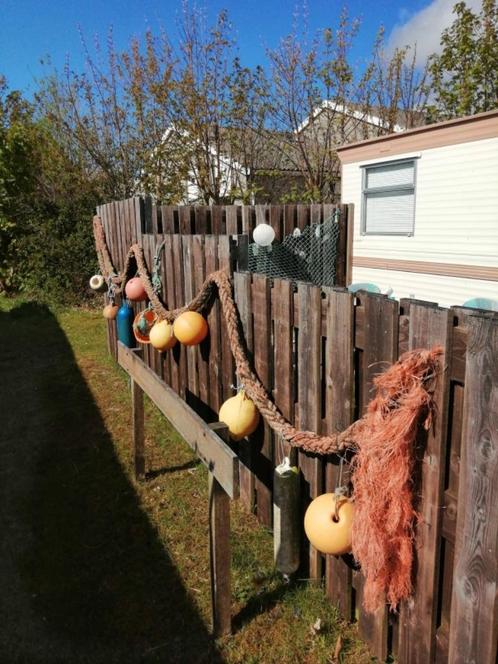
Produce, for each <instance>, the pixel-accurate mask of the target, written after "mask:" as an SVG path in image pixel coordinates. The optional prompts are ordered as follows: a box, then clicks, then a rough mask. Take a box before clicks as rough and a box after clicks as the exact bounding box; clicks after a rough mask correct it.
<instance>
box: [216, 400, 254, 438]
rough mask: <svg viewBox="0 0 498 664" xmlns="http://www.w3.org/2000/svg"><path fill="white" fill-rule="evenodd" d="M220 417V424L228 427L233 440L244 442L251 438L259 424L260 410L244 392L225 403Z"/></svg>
mask: <svg viewBox="0 0 498 664" xmlns="http://www.w3.org/2000/svg"><path fill="white" fill-rule="evenodd" d="M218 417H219V420H220V422H224V423H225V424H226V425H227V427H228V431H229V432H230V438H232V439H233V440H242V438H245V437H246V436H249V435H250V434H251V433H253V432H254V431H255V430H256V428H257V426H258V423H259V411H258V409H257V408H256V406H255V405H254V403H253V402H252V401H251V399H249V397H247V396H246V395H245V393H244V391H242V390H241V391H240V392H239V393H238V394H236V396H234V397H231V398H230V399H227V400H226V401H225V403H224V404H223V405H222V407H221V408H220V413H219V416H218Z"/></svg>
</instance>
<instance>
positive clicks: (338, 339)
mask: <svg viewBox="0 0 498 664" xmlns="http://www.w3.org/2000/svg"><path fill="white" fill-rule="evenodd" d="M325 292H326V293H327V295H328V297H327V303H326V304H327V306H326V315H327V337H326V346H325V360H324V361H325V385H324V387H325V412H326V424H327V427H326V430H327V431H328V432H329V433H333V432H336V431H344V429H346V428H347V427H348V426H349V425H350V424H351V422H352V421H353V418H354V334H353V325H354V307H353V296H352V295H351V293H348V292H347V291H337V290H333V289H331V288H327V289H325ZM345 466H346V467H345ZM345 466H344V465H343V472H344V477H343V483H347V482H348V481H349V468H348V467H347V464H345ZM338 481H339V459H338V458H337V457H335V459H333V460H332V459H331V460H329V461H328V462H327V465H326V486H325V488H326V491H329V492H333V491H334V490H335V489H336V486H337V483H338ZM325 579H326V590H327V595H328V597H330V599H331V601H332V602H333V603H334V604H336V605H337V606H338V607H339V610H340V612H341V615H342V616H343V617H344V618H345V619H347V620H348V619H350V618H351V615H352V588H351V584H352V571H351V566H350V564H348V562H347V561H346V560H344V559H343V558H337V557H335V556H327V557H326V574H325Z"/></svg>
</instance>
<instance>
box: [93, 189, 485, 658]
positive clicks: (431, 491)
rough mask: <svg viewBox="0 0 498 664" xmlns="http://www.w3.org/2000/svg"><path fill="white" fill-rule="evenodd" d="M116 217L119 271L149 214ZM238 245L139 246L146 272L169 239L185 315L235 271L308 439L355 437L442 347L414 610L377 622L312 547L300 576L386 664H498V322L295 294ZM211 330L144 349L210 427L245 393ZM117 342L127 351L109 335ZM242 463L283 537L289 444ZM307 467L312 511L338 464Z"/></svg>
mask: <svg viewBox="0 0 498 664" xmlns="http://www.w3.org/2000/svg"><path fill="white" fill-rule="evenodd" d="M104 207H105V208H106V209H105V210H103V209H101V210H100V211H99V212H100V214H101V215H102V217H103V220H104V224H105V228H106V232H107V237H108V240H109V245H110V249H111V253H112V256H113V259H114V261H115V263H116V264H117V267H120V261H122V258H123V256H124V253H125V251H126V248H127V246H128V245H127V244H126V243H127V242H128V240H129V239H133V238H136V237H137V235H134V233H135V234H137V227H138V225H139V224H137V218H138V219H141V218H142V217H141V216H140V215H141V214H142V213H141V211H140V203H137V202H136V201H135V202H134V204H131V203H130V202H129V201H128V202H124V203H120V204H113V206H111V207H109V206H104ZM287 207H288V206H286V207H285V208H284V209H283V212H282V214H280V213H278V214H277V212H278V211H277V210H274V209H273V208H270V210H269V213H268V214H269V217H270V219H272V218H273V219H279V220H280V221H281V222H282V226H281V227H282V229H288V228H290V226H286V223H287V222H288V219H289V218H291V216H292V219H293V223H295V221H296V219H299V218H300V217H299V215H300V214H301V218H302V216H303V208H302V207H301V208H299V206H296V207H295V208H294V210H293V213H292V215H291V212H290V211H289V210H287ZM308 208H310V206H308ZM173 212H174V211H173ZM255 212H257V209H256V211H255ZM263 212H264V214H265V217H264V218H265V219H266V218H267V216H266V214H267V213H266V211H264V210H263V211H262V209H260V211H259V213H258V214H260V215H262V214H263ZM294 212H295V214H294ZM312 212H313V209H312V206H311V209H310V214H311V213H312ZM151 214H154V211H153V210H151ZM168 214H169V215H170V218H171V219H173V222H172V223H173V225H174V223H176V222H175V221H174V214H173V213H172V212H171V210H170V209H168V210H166V211H165V210H163V211H162V224H163V229H162V230H163V231H164V224H165V223H166V221H165V219H168ZM195 214H196V213H195V212H194V215H195ZM279 214H280V216H279ZM220 215H221V221H220ZM244 215H245V216H246V217H247V216H248V213H247V211H244V209H242V210H241V211H239V210H237V211H235V212H234V211H233V210H232V211H228V210H227V209H225V212H224V213H223V214H221V213H220V212H219V210H218V209H216V208H213V209H211V211H210V220H209V223H210V224H211V226H210V229H211V230H212V229H213V228H214V224H218V226H217V228H220V229H221V228H222V226H223V223H224V224H225V227H224V230H226V229H227V228H228V227H229V228H231V229H232V230H236V231H237V233H238V232H239V231H240V230H242V231H243V230H244V223H246V225H247V223H248V222H247V221H244V219H245V217H244ZM251 215H252V211H251ZM255 216H256V215H254V217H255ZM177 217H178V223H180V222H181V223H182V224H183V226H184V227H185V230H187V229H189V230H191V229H192V211H191V210H190V211H189V212H186V211H183V210H182V209H181V208H180V209H179V210H178V211H177ZM197 218H198V217H197V216H195V219H197ZM204 218H205V219H206V217H204ZM223 218H224V221H223ZM251 218H252V217H251ZM234 219H235V221H234ZM118 220H119V223H117V222H118ZM189 220H190V221H189ZM240 220H241V223H242V227H240V226H239V221H240ZM280 221H279V223H280ZM168 223H169V222H168ZM195 223H196V224H197V221H195ZM205 223H206V227H208V225H207V224H208V222H207V221H205ZM288 223H289V224H290V222H288ZM189 224H190V225H189ZM229 224H234V225H233V227H230V226H229ZM174 230H177V228H176V227H174ZM237 233H234V234H231V233H230V234H229V235H181V234H172V235H169V234H168V233H162V232H161V233H155V234H142V235H141V238H139V239H140V240H141V242H142V244H143V246H144V249H145V252H146V256H147V260H148V262H149V265H150V261H151V258H152V254H153V250H154V248H155V245H156V243H157V241H158V240H159V239H162V238H163V237H167V243H166V252H165V257H164V261H163V277H164V280H163V285H164V289H163V293H162V296H163V299H164V301H165V302H166V304H167V306H168V308H175V307H177V306H181V305H183V304H184V303H185V302H186V301H187V300H188V299H190V297H191V295H192V294H193V293H195V292H196V291H197V290H198V288H199V286H200V284H201V283H202V281H203V278H204V276H205V275H206V274H208V273H209V272H211V271H213V270H214V269H217V268H218V267H221V266H226V267H229V268H230V269H231V270H232V271H234V274H233V281H234V293H235V298H236V301H237V304H238V307H239V312H240V315H241V323H242V326H243V330H244V334H245V338H246V342H247V346H248V351H249V353H250V356H251V359H252V361H253V364H254V366H255V368H256V370H257V372H258V375H259V377H260V378H261V380H262V381H263V382H264V383H265V385H266V387H267V388H268V390H269V391H270V392H271V394H272V395H273V398H274V400H275V402H276V403H277V405H278V407H279V408H280V410H281V411H282V413H283V414H284V415H285V416H286V417H287V418H288V419H289V420H291V421H293V422H295V423H296V424H297V425H298V426H300V427H306V428H311V429H313V430H315V431H320V432H322V433H326V432H330V431H338V430H342V429H344V428H345V427H347V425H348V424H349V423H350V422H351V421H353V420H354V419H355V418H356V417H358V416H360V415H361V414H362V413H363V412H364V411H365V408H366V406H367V404H368V401H369V399H370V398H371V395H372V383H373V379H374V377H375V375H376V374H378V373H379V372H382V371H383V370H384V369H385V368H386V367H387V366H389V364H390V363H392V362H393V361H395V360H396V359H397V358H398V357H399V355H400V354H402V353H403V352H405V351H407V350H409V349H413V348H417V347H432V346H434V345H441V346H442V347H443V349H444V359H443V363H444V367H445V371H444V373H443V375H442V376H441V378H440V381H439V384H438V388H437V393H436V402H437V417H436V420H435V426H434V428H433V430H432V431H431V432H430V433H429V434H428V435H427V437H426V438H425V439H423V440H422V439H421V440H420V441H419V447H418V454H419V464H418V468H419V473H418V474H417V477H416V478H414V482H415V484H416V495H417V496H418V503H417V509H418V511H419V513H420V515H421V516H420V520H419V522H418V523H417V529H416V542H415V551H416V566H415V569H416V574H415V577H414V582H415V592H414V595H413V597H412V598H411V599H410V601H408V602H406V603H405V604H404V605H403V606H401V607H400V611H399V613H398V614H391V613H389V612H388V611H387V610H386V609H382V610H380V611H378V612H377V613H376V614H375V615H369V614H366V613H365V612H364V611H363V609H362V606H361V598H362V589H363V579H362V575H361V572H360V571H359V570H357V569H356V568H355V567H354V565H352V561H351V560H350V559H348V557H347V556H346V557H342V558H339V559H336V558H333V557H323V556H322V555H320V554H319V553H318V552H316V551H314V550H312V549H311V550H310V548H309V547H308V545H307V543H306V542H305V541H304V538H303V553H304V554H305V555H303V569H302V570H301V572H302V573H303V574H307V575H308V576H310V577H311V578H315V579H322V578H325V584H326V592H327V594H328V596H329V597H330V599H331V601H333V602H334V603H336V604H338V605H339V607H340V610H341V612H342V614H343V615H344V616H345V617H346V618H348V619H355V620H357V622H358V626H359V630H360V633H361V635H362V636H363V638H364V639H365V640H366V641H367V642H368V643H369V645H370V648H371V650H372V654H374V655H375V656H377V657H378V658H379V659H380V660H385V659H386V657H387V656H388V655H389V654H390V653H392V654H393V655H394V656H395V657H396V658H397V660H398V661H399V662H401V663H410V664H411V663H418V664H431V663H433V662H436V663H438V664H439V663H443V662H451V663H452V664H455V663H459V664H460V663H461V664H463V663H464V662H465V663H468V662H475V663H476V664H477V663H478V664H496V653H497V629H498V627H497V626H498V605H497V579H498V569H497V560H498V555H497V554H498V551H497V549H498V469H497V464H498V461H497V459H498V317H497V316H495V315H493V314H487V313H483V312H476V311H472V310H468V309H462V308H458V307H453V308H451V309H444V308H441V307H438V306H437V305H435V304H434V303H429V302H420V301H415V300H406V301H405V300H403V301H401V302H397V301H395V300H391V299H389V298H387V297H386V296H382V295H376V294H369V293H364V292H360V293H358V294H357V295H356V296H355V297H353V296H352V295H351V294H350V293H348V292H347V291H346V290H344V289H341V288H323V289H321V288H319V287H317V286H311V285H309V284H299V285H298V287H297V289H294V288H293V287H292V285H291V284H290V283H289V282H288V281H284V280H278V279H275V280H273V281H270V280H269V279H267V278H265V277H263V276H260V275H254V274H249V273H247V272H243V271H240V270H239V271H237V270H236V269H235V268H236V267H237V260H238V258H239V253H238V247H239V246H241V245H242V246H243V243H244V242H245V241H247V239H244V237H241V236H240V235H237ZM242 267H243V266H242ZM208 322H209V327H210V335H209V339H208V340H206V341H205V342H204V343H203V344H202V345H201V346H200V347H199V348H193V349H189V350H188V351H186V350H185V349H183V348H181V347H177V348H176V349H175V350H174V351H173V352H171V353H167V354H165V355H164V356H161V355H159V354H158V353H156V352H155V351H153V350H151V349H147V350H146V351H145V353H144V359H145V361H146V362H147V363H148V364H149V366H151V367H152V368H153V369H154V371H155V372H156V373H157V374H158V375H160V376H161V377H162V378H163V379H164V380H165V381H166V382H167V383H168V384H169V385H170V386H171V388H172V389H173V390H174V391H175V392H176V393H178V394H179V395H180V396H181V397H182V398H184V399H185V400H186V401H187V403H189V404H190V405H191V406H192V407H193V408H194V409H195V410H196V412H198V413H199V414H200V415H201V416H202V417H203V418H204V419H205V420H206V421H214V420H216V414H217V412H218V409H219V406H220V404H221V402H222V401H223V400H224V399H225V398H227V397H228V396H231V395H232V394H233V385H234V384H235V381H236V377H235V376H234V367H233V361H232V358H231V353H230V350H229V347H228V343H227V340H226V334H225V333H224V329H223V325H224V324H223V319H222V316H221V313H220V309H219V304H218V303H215V305H214V306H213V308H212V309H211V310H210V312H209V314H208ZM109 343H110V348H111V351H112V352H115V349H116V343H115V336H114V331H113V329H112V325H110V328H109ZM237 452H238V458H239V471H240V473H239V476H240V500H241V501H243V503H244V505H245V506H246V507H247V509H249V510H252V511H254V512H255V513H256V514H257V516H258V518H259V519H260V520H261V521H262V522H263V523H265V524H266V525H269V526H271V518H272V509H271V506H272V486H271V481H272V471H273V468H274V466H275V464H276V463H277V462H278V461H280V459H281V457H282V453H283V450H282V445H281V443H280V442H279V441H276V440H275V438H274V436H273V435H272V433H271V431H270V430H269V429H268V427H266V426H261V427H260V429H259V430H258V431H257V432H256V433H255V434H254V435H253V436H251V439H250V440H249V441H246V442H243V443H240V444H239V447H238V450H237ZM299 464H300V466H301V468H302V474H303V478H304V479H303V496H304V498H303V510H304V509H305V507H306V505H307V503H308V502H309V500H310V499H311V498H312V497H314V496H316V495H318V494H319V493H321V492H322V491H323V490H324V489H329V490H331V489H333V488H334V487H335V482H336V480H337V473H338V459H337V458H335V457H331V458H326V459H323V458H318V457H314V456H312V455H308V454H302V453H300V454H299Z"/></svg>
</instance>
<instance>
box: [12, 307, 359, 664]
mask: <svg viewBox="0 0 498 664" xmlns="http://www.w3.org/2000/svg"><path fill="white" fill-rule="evenodd" d="M0 342H1V345H0V348H1V350H0V367H1V370H2V381H1V390H2V391H1V398H0V399H1V400H0V403H1V405H2V411H1V412H2V430H1V434H0V510H1V512H0V517H1V520H2V522H1V528H2V534H3V537H2V538H1V545H0V547H1V548H0V587H1V588H2V594H1V601H0V662H2V663H3V662H6V663H7V662H8V663H9V664H11V663H12V664H13V663H14V662H27V663H28V664H31V663H32V662H33V663H37V662H41V663H49V664H50V663H51V662H54V663H55V662H71V663H73V662H75V663H81V662H88V663H92V664H93V663H100V662H102V663H104V662H105V663H106V664H107V663H109V664H111V663H112V662H165V663H166V662H167V663H169V662H182V663H185V664H189V663H190V662H192V663H197V662H228V663H236V662H240V663H244V664H249V663H256V662H262V663H264V664H266V663H270V662H279V663H282V664H283V663H286V662H292V663H296V662H306V663H312V662H313V663H315V662H316V663H321V662H324V663H325V662H329V663H331V662H344V663H351V664H363V663H364V662H370V661H372V660H371V658H370V657H369V655H368V653H367V651H366V648H365V647H364V646H362V644H361V643H360V642H359V640H358V638H357V635H356V630H355V628H354V627H352V626H349V625H347V624H345V623H343V622H341V621H340V620H339V619H338V616H337V612H336V610H335V608H334V607H333V606H332V605H331V604H330V603H329V602H328V601H327V600H326V599H325V597H324V593H323V589H322V588H319V587H313V586H310V585H307V584H305V583H302V584H299V583H298V584H297V585H295V586H293V587H288V586H286V585H285V584H283V583H282V580H281V578H280V577H279V575H278V574H276V573H275V572H274V570H273V564H272V551H273V546H272V538H271V534H270V533H269V532H268V531H266V530H265V529H264V528H262V527H261V526H260V525H259V524H258V523H257V521H256V519H255V517H254V516H252V515H249V514H247V513H246V512H245V511H244V510H243V509H242V508H241V507H240V506H239V505H238V504H237V503H233V505H232V550H233V564H232V589H233V607H232V611H233V616H234V620H233V624H234V634H233V636H231V637H229V638H226V639H223V640H218V641H216V642H215V641H213V639H212V638H211V637H210V632H209V624H210V592H209V564H208V542H207V475H206V471H205V469H204V467H203V466H202V465H201V464H199V463H198V462H197V460H196V458H195V456H194V455H193V454H192V452H191V450H190V448H188V446H187V445H186V444H185V443H184V442H183V441H182V440H181V439H180V438H179V436H178V435H177V434H176V433H175V432H174V431H172V430H171V428H170V427H168V424H167V422H166V421H165V419H164V418H163V417H162V416H161V415H160V414H159V413H158V412H157V411H156V410H155V409H154V408H153V407H152V406H151V405H150V404H147V409H146V438H147V440H146V444H147V456H148V467H149V471H150V475H149V479H148V480H147V481H146V482H145V483H142V484H137V483H136V482H135V481H134V479H133V476H132V456H131V418H130V399H129V390H128V383H127V377H126V375H125V374H124V373H123V372H122V371H121V370H120V369H119V368H118V367H117V366H116V365H115V363H114V362H113V360H111V359H110V358H109V356H108V354H107V349H106V342H105V327H104V321H103V319H102V317H101V314H100V311H86V310H77V309H70V310H68V309H65V310H51V309H49V308H47V307H45V306H41V305H37V304H36V303H33V302H27V301H22V300H7V299H1V298H0ZM318 619H320V629H314V628H313V625H315V624H316V623H317V620H318ZM339 635H340V637H341V641H342V646H341V653H340V656H339V658H338V659H337V658H334V650H335V647H336V644H337V640H338V637H339Z"/></svg>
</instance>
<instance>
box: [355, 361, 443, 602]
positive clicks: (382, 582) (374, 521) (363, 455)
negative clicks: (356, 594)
mask: <svg viewBox="0 0 498 664" xmlns="http://www.w3.org/2000/svg"><path fill="white" fill-rule="evenodd" d="M441 353H442V349H441V348H433V349H432V350H418V351H411V352H410V353H406V354H405V355H403V356H402V357H401V358H400V360H399V362H397V363H396V364H394V365H393V366H392V367H391V368H390V369H388V370H387V371H386V372H385V373H383V374H381V375H379V376H377V377H376V378H375V381H374V382H375V387H376V396H375V398H374V399H373V400H372V401H371V402H370V404H369V406H368V410H367V413H366V416H365V418H364V427H363V428H362V429H361V430H360V432H359V435H358V437H357V439H356V444H357V454H356V456H355V457H354V460H353V478H352V479H353V486H354V493H353V498H354V501H355V519H354V525H353V554H354V556H355V558H356V559H357V560H358V561H359V562H360V564H361V567H362V571H363V574H364V576H365V585H364V594H363V606H364V608H365V609H366V610H367V611H370V612H372V611H375V610H376V609H378V608H379V607H380V606H382V605H383V604H384V602H385V601H386V599H387V601H388V603H389V604H390V606H391V608H392V609H394V608H395V607H396V605H397V604H398V603H399V601H400V600H401V599H406V598H407V597H408V596H409V595H410V593H411V589H412V581H411V574H412V564H413V523H414V519H415V517H416V513H415V510H414V507H413V473H414V460H415V456H416V455H415V445H416V441H417V433H418V430H419V428H420V427H421V426H423V427H424V428H425V429H429V428H430V426H431V422H432V415H433V410H434V407H433V402H432V393H433V389H431V385H433V384H434V382H435V378H436V373H437V370H438V357H439V356H440V355H441ZM421 413H424V414H426V416H425V421H424V422H422V423H421V420H420V416H421Z"/></svg>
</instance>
